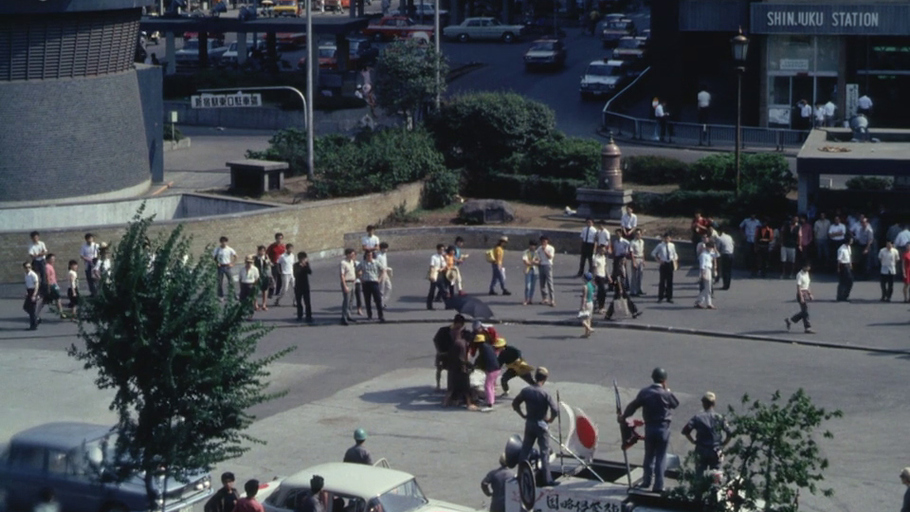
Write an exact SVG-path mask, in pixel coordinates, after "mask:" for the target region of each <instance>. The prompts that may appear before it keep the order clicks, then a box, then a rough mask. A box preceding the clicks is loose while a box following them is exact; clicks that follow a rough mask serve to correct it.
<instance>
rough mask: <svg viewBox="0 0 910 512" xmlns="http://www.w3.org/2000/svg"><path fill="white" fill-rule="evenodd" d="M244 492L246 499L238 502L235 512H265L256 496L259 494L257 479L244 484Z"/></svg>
mask: <svg viewBox="0 0 910 512" xmlns="http://www.w3.org/2000/svg"><path fill="white" fill-rule="evenodd" d="M243 490H244V491H245V492H246V497H245V498H240V499H239V500H237V504H236V505H234V510H233V512H264V510H263V508H262V504H261V503H259V502H258V501H256V494H257V493H258V492H259V480H256V479H255V478H254V479H252V480H247V481H246V483H245V484H243Z"/></svg>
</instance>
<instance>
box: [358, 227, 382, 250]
mask: <svg viewBox="0 0 910 512" xmlns="http://www.w3.org/2000/svg"><path fill="white" fill-rule="evenodd" d="M360 248H361V249H362V250H363V252H367V251H376V250H378V249H379V237H378V236H376V227H375V226H373V225H372V224H371V225H369V226H367V234H366V235H364V236H362V237H361V238H360Z"/></svg>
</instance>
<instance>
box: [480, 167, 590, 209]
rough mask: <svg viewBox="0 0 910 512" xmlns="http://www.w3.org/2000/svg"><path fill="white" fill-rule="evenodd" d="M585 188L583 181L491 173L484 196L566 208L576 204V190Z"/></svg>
mask: <svg viewBox="0 0 910 512" xmlns="http://www.w3.org/2000/svg"><path fill="white" fill-rule="evenodd" d="M583 186H585V183H584V182H583V181H581V180H572V179H561V178H544V177H541V176H521V175H517V174H505V173H490V175H489V177H488V179H487V181H486V182H485V183H484V187H483V188H484V191H485V192H484V194H482V196H483V197H491V198H496V199H505V200H520V201H527V202H529V203H542V204H549V205H554V206H566V205H572V204H575V189H577V188H578V187H583Z"/></svg>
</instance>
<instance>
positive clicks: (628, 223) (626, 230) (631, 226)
mask: <svg viewBox="0 0 910 512" xmlns="http://www.w3.org/2000/svg"><path fill="white" fill-rule="evenodd" d="M619 225H620V227H621V228H622V236H623V237H624V238H625V239H626V240H631V239H632V234H633V233H635V228H637V227H638V215H635V210H634V209H633V208H632V205H631V204H630V205H628V206H626V213H624V214H622V219H620V221H619Z"/></svg>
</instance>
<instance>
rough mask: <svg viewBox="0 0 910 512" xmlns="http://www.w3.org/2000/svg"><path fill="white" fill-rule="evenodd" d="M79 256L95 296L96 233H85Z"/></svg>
mask: <svg viewBox="0 0 910 512" xmlns="http://www.w3.org/2000/svg"><path fill="white" fill-rule="evenodd" d="M222 238H225V237H222ZM225 240H227V238H225ZM79 256H80V257H81V258H82V262H83V263H84V264H85V282H86V283H87V284H88V292H89V294H90V295H91V296H92V297H94V296H95V294H96V293H98V288H97V283H95V279H94V278H93V274H92V269H93V268H94V265H95V260H97V259H98V244H96V243H95V235H93V234H91V233H86V234H85V243H84V244H83V245H82V249H81V250H80V251H79ZM235 259H236V256H235ZM219 278H220V275H219ZM218 282H219V283H220V282H221V281H220V280H219V281H218ZM220 291H221V288H220V284H219V292H220ZM218 296H219V297H221V294H220V293H219V295H218Z"/></svg>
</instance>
